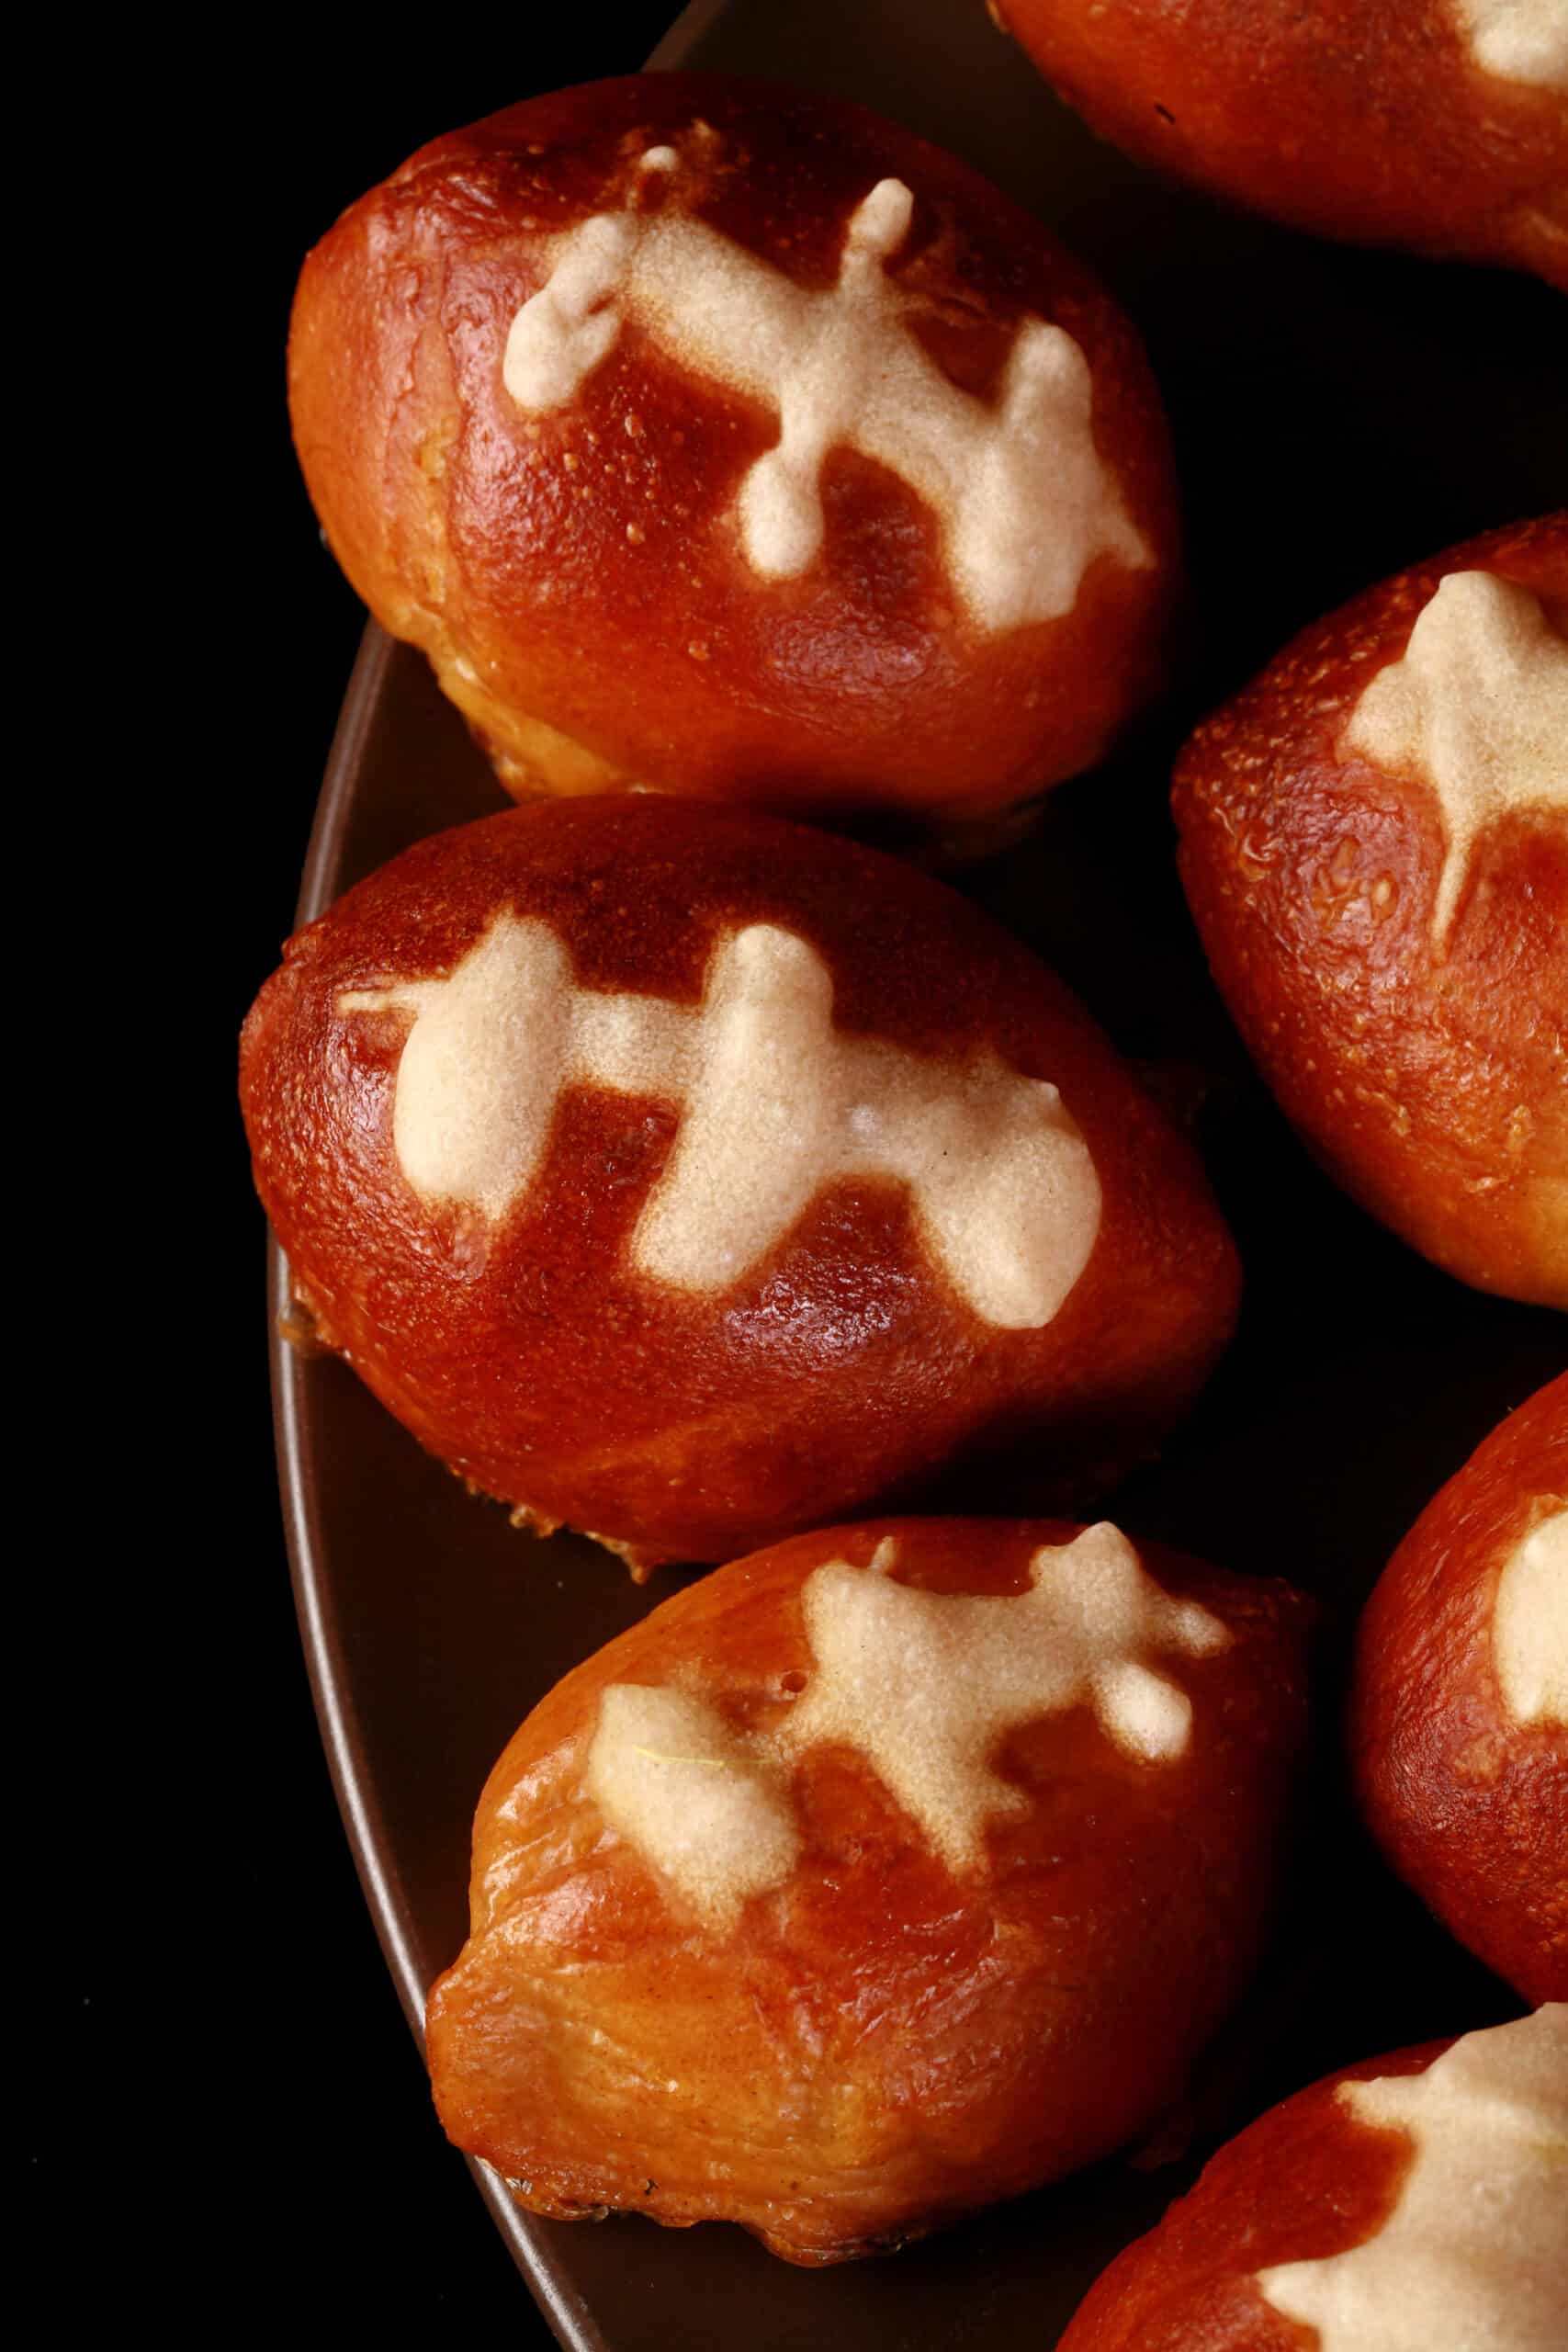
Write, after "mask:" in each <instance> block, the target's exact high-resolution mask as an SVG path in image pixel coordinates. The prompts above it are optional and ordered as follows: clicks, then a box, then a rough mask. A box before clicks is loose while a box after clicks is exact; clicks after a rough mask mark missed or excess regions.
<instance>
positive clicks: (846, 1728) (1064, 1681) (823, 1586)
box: [785, 1521, 1231, 1871]
mask: <svg viewBox="0 0 1568 2352" xmlns="http://www.w3.org/2000/svg"><path fill="white" fill-rule="evenodd" d="M874 1565H875V1564H874ZM885 1565H890V1563H886V1564H885ZM1030 1577H1031V1583H1030V1587H1029V1589H1028V1590H1027V1591H1026V1592H1022V1593H1018V1594H1015V1595H1013V1596H1012V1597H1010V1598H1007V1599H1000V1600H989V1599H986V1598H983V1597H981V1598H976V1597H974V1596H972V1595H969V1594H964V1593H932V1592H920V1591H918V1590H917V1589H915V1588H914V1587H913V1586H910V1585H903V1584H896V1583H894V1581H893V1580H892V1578H891V1577H888V1576H886V1574H884V1575H873V1574H868V1573H867V1572H866V1570H864V1569H857V1568H851V1567H846V1566H843V1565H841V1564H840V1563H832V1564H830V1565H829V1566H825V1567H821V1568H818V1570H817V1571H816V1573H815V1575H814V1576H812V1577H811V1578H810V1579H809V1581H808V1582H807V1586H806V1589H805V1592H804V1595H803V1606H804V1609H805V1613H806V1624H807V1633H808V1634H809V1636H810V1641H811V1649H812V1655H813V1657H815V1659H816V1662H817V1672H816V1674H815V1675H814V1677H813V1679H812V1680H811V1682H810V1684H809V1686H808V1687H807V1691H806V1693H805V1695H804V1697H803V1698H802V1699H801V1700H800V1702H799V1704H798V1705H797V1706H796V1708H795V1712H794V1713H793V1714H792V1716H791V1717H790V1720H789V1724H788V1727H787V1731H786V1734H785V1737H786V1739H787V1742H788V1745H789V1746H790V1747H792V1748H795V1749H797V1750H798V1749H800V1748H804V1747H811V1746H813V1745H815V1744H816V1743H817V1742H818V1741H822V1740H830V1741H835V1742H840V1743H842V1744H844V1745H846V1746H849V1747H856V1748H858V1749H860V1751H861V1752H862V1754H863V1756H864V1757H865V1758H866V1760H867V1761H868V1762H869V1763H870V1765H871V1766H872V1768H873V1770H874V1771H875V1772H876V1774H877V1775H878V1777H879V1778H880V1779H881V1780H883V1781H885V1782H886V1785H887V1787H888V1788H889V1789H890V1790H891V1792H892V1793H893V1794H894V1796H896V1797H897V1800H898V1802H899V1804H901V1805H902V1806H903V1807H904V1808H905V1810H906V1811H907V1812H908V1813H910V1814H912V1815H914V1817H915V1819H916V1820H917V1821H918V1822H919V1825H920V1826H921V1828H922V1829H923V1830H924V1832H925V1834H926V1836H927V1837H928V1838H930V1840H931V1844H932V1845H933V1846H934V1847H935V1848H936V1849H937V1851H938V1853H940V1854H941V1856H942V1860H944V1861H945V1862H946V1863H947V1864H948V1866H949V1868H950V1869H952V1870H953V1871H969V1870H974V1869H976V1868H977V1867H978V1866H979V1865H980V1864H981V1863H982V1862H983V1860H984V1858H985V1848H984V1840H983V1832H984V1828H985V1825H986V1822H987V1819H988V1818H989V1817H990V1816H991V1815H994V1814H998V1813H1021V1812H1023V1811H1025V1810H1026V1809H1027V1804H1028V1800H1027V1799H1026V1798H1025V1797H1024V1795H1023V1793H1022V1792H1021V1790H1019V1789H1016V1788H1014V1787H1012V1786H1011V1785H1010V1783H1009V1782H1008V1781H1003V1780H1000V1779H998V1776H997V1774H996V1772H995V1771H994V1770H992V1769H991V1759H992V1758H993V1757H994V1755H995V1753H996V1750H997V1748H998V1745H999V1744H1000V1742H1001V1741H1002V1740H1003V1739H1004V1738H1005V1736H1006V1735H1007V1734H1008V1733H1009V1732H1010V1731H1013V1730H1016V1729H1017V1728H1018V1727H1019V1726H1020V1725H1021V1724H1028V1723H1033V1722H1036V1721H1037V1720H1038V1719H1039V1718H1040V1717H1042V1716H1043V1715H1051V1714H1056V1713H1060V1712H1061V1711H1062V1710H1063V1709H1065V1708H1067V1707H1073V1706H1077V1705H1079V1704H1081V1703H1088V1704H1089V1705H1090V1706H1092V1708H1093V1709H1094V1712H1095V1714H1096V1715H1097V1717H1098V1718H1099V1721H1100V1728H1101V1729H1102V1730H1103V1731H1104V1733H1105V1734H1106V1736H1107V1737H1108V1738H1110V1739H1111V1740H1112V1741H1114V1742H1115V1744H1116V1745H1117V1746H1118V1747H1122V1748H1124V1749H1125V1750H1126V1751H1127V1753H1128V1754H1129V1755H1133V1756H1136V1757H1140V1758H1143V1759H1144V1760H1145V1761H1146V1762H1148V1763H1165V1762H1168V1761H1169V1760H1171V1759H1172V1758H1175V1757H1178V1756H1180V1755H1182V1754H1184V1753H1185V1751H1186V1748H1187V1747H1188V1744H1189V1742H1190V1737H1191V1729H1192V1702H1191V1701H1190V1699H1189V1698H1188V1696H1187V1694H1186V1692H1185V1691H1182V1690H1181V1689H1180V1688H1179V1685H1178V1684H1176V1683H1175V1682H1172V1681H1170V1680H1168V1679H1167V1678H1166V1677H1165V1676H1164V1675H1162V1674H1159V1673H1157V1672H1156V1670H1155V1668H1153V1667H1151V1666H1150V1665H1148V1664H1147V1663H1146V1660H1147V1658H1148V1657H1149V1656H1150V1654H1151V1653H1158V1652H1160V1651H1162V1650H1174V1651H1179V1652H1181V1653H1183V1654H1184V1655H1186V1656H1188V1657H1208V1656H1209V1655H1210V1654H1211V1653H1213V1652H1214V1651H1216V1650H1222V1649H1224V1648H1225V1647H1226V1646H1227V1645H1228V1644H1229V1642H1230V1638H1231V1637H1230V1634H1228V1632H1227V1631H1226V1629H1225V1628H1224V1625H1222V1624H1221V1623H1219V1621H1218V1619H1217V1618H1214V1617H1212V1616H1210V1614H1209V1613H1208V1611H1206V1610H1203V1609H1200V1608H1199V1607H1198V1606H1197V1604H1196V1603H1195V1602H1192V1601H1186V1600H1171V1599H1169V1597H1168V1595H1167V1594H1165V1593H1163V1592H1162V1591H1161V1590H1160V1589H1159V1587H1158V1586H1157V1585H1156V1583H1155V1582H1154V1581H1153V1579H1152V1578H1151V1577H1148V1576H1146V1575H1145V1572H1144V1569H1143V1567H1142V1566H1141V1565H1140V1562H1139V1559H1138V1555H1137V1553H1136V1552H1135V1551H1134V1548H1133V1546H1132V1544H1129V1543H1128V1541H1127V1538H1126V1537H1125V1536H1124V1535H1123V1534H1122V1532H1121V1531H1120V1529H1118V1528H1115V1527H1112V1526H1111V1525H1110V1524H1109V1523H1108V1522H1105V1521H1102V1522H1101V1523H1100V1525H1099V1526H1096V1527H1089V1528H1086V1529H1085V1530H1084V1532H1083V1533H1082V1534H1081V1535H1078V1536H1077V1537H1076V1538H1075V1539H1074V1541H1073V1542H1072V1543H1071V1544H1066V1545H1063V1546H1062V1547H1061V1548H1060V1549H1057V1550H1055V1551H1051V1550H1045V1549H1042V1550H1040V1551H1038V1552H1036V1553H1035V1555H1034V1556H1033V1558H1032V1561H1031V1562H1030Z"/></svg>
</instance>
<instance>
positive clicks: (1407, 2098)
mask: <svg viewBox="0 0 1568 2352" xmlns="http://www.w3.org/2000/svg"><path fill="white" fill-rule="evenodd" d="M1564 2312H1568V2008H1564V2007H1563V2006H1562V2004H1561V2003H1557V2004H1555V2005H1553V2006H1552V2007H1550V2008H1543V2009H1540V2010H1539V2011H1538V2012H1537V2013H1536V2014H1535V2015H1534V2016H1533V2017H1528V2018H1519V2019H1518V2020H1517V2022H1516V2023H1515V2024H1512V2025H1502V2026H1494V2027H1490V2028H1488V2029H1487V2030H1484V2031H1483V2032H1479V2033H1467V2034H1465V2035H1464V2036H1463V2037H1462V2038H1461V2040H1460V2041H1439V2042H1429V2043H1427V2044H1426V2045H1425V2046H1424V2047H1423V2048H1421V2049H1418V2050H1401V2051H1397V2052H1394V2053H1393V2055H1392V2056H1391V2057H1387V2058H1374V2059H1371V2060H1367V2061H1365V2062H1363V2063H1362V2064H1359V2065H1356V2066H1348V2067H1346V2068H1345V2069H1344V2070H1343V2071H1342V2072H1341V2073H1339V2074H1337V2075H1328V2076H1327V2077H1326V2078H1325V2080H1324V2081H1323V2082H1320V2083H1314V2085H1313V2086H1312V2087H1311V2089H1310V2090H1304V2091H1299V2092H1298V2093H1297V2094H1296V2096H1295V2098H1288V2099H1286V2100H1285V2101H1284V2102H1283V2104H1282V2105H1281V2106H1279V2107H1276V2108H1273V2109H1270V2110H1269V2113H1268V2114H1267V2115H1265V2116H1262V2117H1261V2118H1260V2119H1259V2120H1258V2122H1256V2123H1254V2124H1252V2125H1250V2126H1249V2127H1248V2129H1247V2131H1243V2132H1242V2133H1241V2134H1240V2135H1239V2137H1238V2138H1236V2139H1235V2140H1233V2141H1232V2142H1231V2143H1230V2144H1229V2146H1228V2147H1225V2148H1223V2149H1222V2150H1221V2151H1220V2154H1218V2155H1217V2156H1216V2157H1215V2158H1214V2159H1213V2163H1212V2164H1211V2165H1209V2166H1208V2168H1207V2170H1206V2171H1205V2172H1204V2174H1203V2176H1202V2178H1201V2180H1200V2181H1199V2183H1198V2186H1197V2187H1196V2188H1194V2189H1193V2190H1192V2192H1191V2194H1190V2196H1187V2197H1183V2198H1182V2199H1179V2202H1178V2203H1176V2204H1175V2205H1173V2206H1172V2207H1171V2209H1170V2211H1169V2212H1168V2213H1167V2215H1166V2216H1165V2219H1164V2220H1163V2221H1162V2222H1160V2223H1159V2225H1158V2226H1157V2228H1156V2229H1154V2230H1151V2231H1150V2233H1149V2234H1148V2235H1147V2236H1146V2237H1143V2238H1140V2239H1139V2240H1138V2241H1137V2243H1136V2245H1131V2246H1129V2247H1128V2249H1127V2251H1126V2252H1125V2254H1123V2255H1121V2256H1119V2257H1118V2258H1117V2260H1116V2261H1115V2262H1113V2263H1112V2264H1111V2267H1110V2269H1109V2270H1107V2271H1106V2272H1105V2273H1104V2274H1103V2275H1102V2277H1101V2278H1100V2279H1099V2281H1098V2282H1097V2284H1096V2285H1095V2287H1094V2288H1093V2289H1092V2290H1091V2291H1090V2293H1089V2297H1088V2299H1087V2301H1085V2302H1083V2303H1082V2304H1080V2306H1079V2308H1078V2311H1077V2315H1076V2317H1075V2318H1074V2320H1073V2323H1072V2325H1071V2326H1070V2327H1069V2328H1068V2330H1067V2332H1066V2335H1064V2336H1063V2337H1062V2339H1061V2352H1416V2348H1417V2347H1419V2352H1459V2347H1461V2346H1462V2347H1463V2352H1562V2318H1563V2313H1564Z"/></svg>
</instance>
